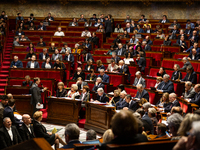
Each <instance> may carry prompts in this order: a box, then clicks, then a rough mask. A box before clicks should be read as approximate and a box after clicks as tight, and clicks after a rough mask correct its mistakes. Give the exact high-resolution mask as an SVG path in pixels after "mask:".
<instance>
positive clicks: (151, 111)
mask: <svg viewBox="0 0 200 150" xmlns="http://www.w3.org/2000/svg"><path fill="white" fill-rule="evenodd" d="M148 112H149V113H150V114H156V109H155V108H148Z"/></svg>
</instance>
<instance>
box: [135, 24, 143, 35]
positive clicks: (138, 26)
mask: <svg viewBox="0 0 200 150" xmlns="http://www.w3.org/2000/svg"><path fill="white" fill-rule="evenodd" d="M136 30H137V31H138V33H144V30H143V29H142V28H141V26H140V25H139V24H138V25H137V28H136Z"/></svg>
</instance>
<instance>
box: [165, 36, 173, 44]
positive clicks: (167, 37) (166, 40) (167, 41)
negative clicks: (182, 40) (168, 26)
mask: <svg viewBox="0 0 200 150" xmlns="http://www.w3.org/2000/svg"><path fill="white" fill-rule="evenodd" d="M171 43H172V42H171V41H170V39H169V35H166V37H165V40H164V41H163V45H164V46H171Z"/></svg>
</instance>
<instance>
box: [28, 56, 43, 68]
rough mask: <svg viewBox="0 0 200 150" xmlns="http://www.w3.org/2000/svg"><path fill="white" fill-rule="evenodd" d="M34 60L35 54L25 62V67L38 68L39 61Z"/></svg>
mask: <svg viewBox="0 0 200 150" xmlns="http://www.w3.org/2000/svg"><path fill="white" fill-rule="evenodd" d="M35 60H36V57H35V55H33V56H32V57H31V61H29V62H27V65H26V68H40V66H39V63H38V62H37V61H35Z"/></svg>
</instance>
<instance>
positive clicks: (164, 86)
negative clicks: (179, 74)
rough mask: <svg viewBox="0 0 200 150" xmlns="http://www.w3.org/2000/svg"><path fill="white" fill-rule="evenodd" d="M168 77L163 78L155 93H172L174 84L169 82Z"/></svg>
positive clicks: (166, 75)
mask: <svg viewBox="0 0 200 150" xmlns="http://www.w3.org/2000/svg"><path fill="white" fill-rule="evenodd" d="M169 79H170V76H169V75H168V74H165V75H164V76H163V81H162V82H161V83H160V84H159V85H158V87H157V91H158V92H163V93H166V92H167V93H173V92H174V84H173V82H172V81H170V80H169Z"/></svg>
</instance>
